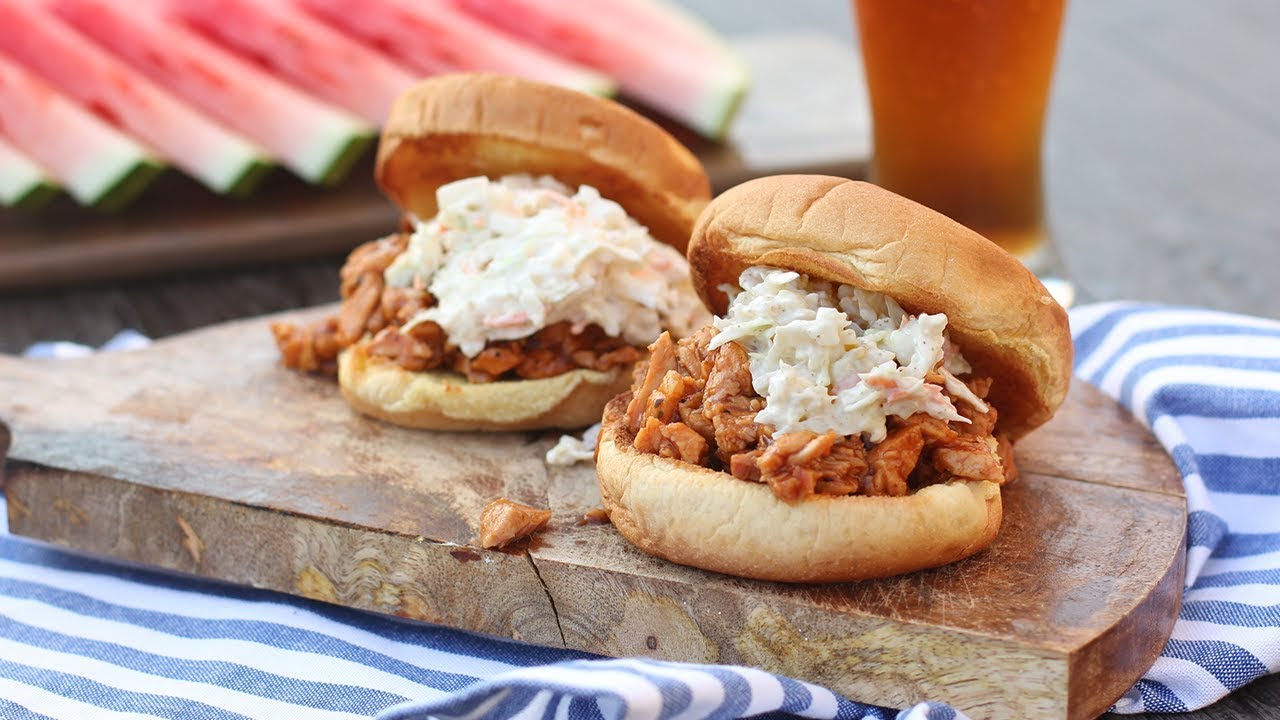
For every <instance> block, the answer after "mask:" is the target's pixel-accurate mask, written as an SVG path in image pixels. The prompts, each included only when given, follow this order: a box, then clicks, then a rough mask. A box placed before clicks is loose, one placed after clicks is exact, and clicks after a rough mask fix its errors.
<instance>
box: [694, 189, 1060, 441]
mask: <svg viewBox="0 0 1280 720" xmlns="http://www.w3.org/2000/svg"><path fill="white" fill-rule="evenodd" d="M688 255H689V265H690V268H691V271H692V273H693V284H694V288H695V289H697V291H698V294H699V295H700V296H701V297H702V300H703V302H705V303H706V304H707V307H708V308H710V309H711V311H712V312H714V313H716V314H717V315H723V314H724V312H725V310H726V309H727V307H728V303H729V300H728V297H727V296H726V295H725V293H724V292H723V291H722V290H721V289H720V287H721V286H722V285H729V286H732V287H736V286H737V284H738V276H739V275H740V274H741V273H742V271H743V270H745V269H746V268H748V267H751V266H754V265H766V266H771V267H778V268H786V269H789V270H795V271H797V272H800V273H804V274H806V275H809V276H810V277H814V278H820V279H823V280H830V281H834V282H839V283H845V284H848V285H852V286H854V287H858V288H861V289H863V290H872V291H875V292H879V293H883V294H885V295H888V296H890V297H892V298H893V299H895V300H896V301H898V303H899V304H900V305H901V306H902V307H903V309H905V310H907V311H908V312H911V313H946V315H947V319H948V321H947V328H948V333H949V335H950V337H951V339H952V340H953V341H954V342H955V343H956V344H957V345H958V346H959V347H960V349H961V351H962V352H963V353H964V356H965V359H967V360H968V361H969V363H970V364H971V365H972V366H973V373H974V375H977V376H980V377H981V376H991V377H994V378H995V379H996V382H995V383H993V384H992V387H991V394H990V396H989V397H988V399H989V400H990V401H991V403H992V404H993V405H995V406H996V408H997V409H998V410H999V413H1000V414H999V426H998V427H999V429H1000V430H1001V431H1003V432H1005V433H1008V435H1009V437H1010V439H1017V438H1018V437H1020V436H1022V435H1024V434H1026V433H1027V432H1028V431H1030V430H1032V429H1034V428H1035V427H1037V426H1039V425H1041V424H1043V423H1044V422H1045V421H1047V420H1048V419H1049V418H1050V417H1051V416H1052V415H1053V413H1054V411H1055V410H1057V408H1058V406H1059V405H1060V404H1062V400H1063V399H1064V398H1065V397H1066V393H1067V387H1068V385H1069V383H1070V380H1071V362H1072V345H1071V333H1070V331H1069V329H1068V326H1067V314H1066V311H1065V310H1063V308H1062V306H1060V305H1059V304H1058V303H1057V302H1056V301H1055V300H1054V299H1053V297H1052V296H1051V295H1050V294H1049V291H1048V290H1046V289H1045V287H1044V285H1042V284H1041V283H1040V281H1039V279H1037V278H1036V276H1035V275H1034V274H1033V273H1031V271H1029V270H1027V268H1026V267H1024V266H1023V265H1022V263H1020V262H1019V261H1018V260H1017V258H1015V257H1013V256H1012V255H1010V254H1009V253H1007V252H1005V251H1004V250H1003V249H1001V248H1000V247H999V246H997V245H996V244H995V243H992V242H991V241H990V240H987V239H986V238H984V237H982V236H981V235H979V234H978V233H976V232H974V231H972V230H969V229H968V228H966V227H964V226H963V225H961V224H959V223H957V222H955V221H954V220H951V219H950V218H948V217H946V216H944V215H942V214H940V213H938V212H935V211H934V210H930V209H929V208H927V207H925V206H923V205H920V204H919V203H916V202H913V201H911V200H908V199H906V198H904V197H902V196H900V195H896V194H894V193H892V192H889V191H888V190H884V189H883V188H880V187H877V186H875V185H871V184H869V183H864V182H856V181H852V180H847V179H845V178H838V177H827V176H821V175H780V176H773V177H765V178H760V179H757V180H751V181H749V182H746V183H743V184H741V185H738V186H737V187H734V188H732V189H730V190H728V191H727V192H725V193H723V194H722V195H720V196H718V197H717V198H716V199H715V200H714V201H712V202H711V203H710V204H709V205H708V206H707V208H706V210H705V211H704V212H703V213H702V215H701V216H700V217H699V218H698V221H697V224H696V225H695V227H694V229H693V237H692V239H691V240H690V242H689V248H688Z"/></svg>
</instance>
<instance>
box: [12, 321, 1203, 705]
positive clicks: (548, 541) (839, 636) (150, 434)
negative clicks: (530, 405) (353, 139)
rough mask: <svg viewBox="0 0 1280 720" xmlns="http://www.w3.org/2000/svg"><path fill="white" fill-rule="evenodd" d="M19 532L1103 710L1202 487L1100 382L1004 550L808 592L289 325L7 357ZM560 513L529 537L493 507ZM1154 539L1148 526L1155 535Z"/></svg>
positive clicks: (1081, 390)
mask: <svg viewBox="0 0 1280 720" xmlns="http://www.w3.org/2000/svg"><path fill="white" fill-rule="evenodd" d="M0 418H2V419H3V420H4V423H5V424H6V425H7V426H8V428H9V432H10V434H11V435H12V447H11V448H10V450H9V461H8V469H7V475H8V477H7V481H6V487H5V491H6V495H7V497H8V500H9V521H10V527H11V528H12V530H13V532H16V533H19V534H23V535H28V536H32V537H36V538H40V539H44V540H48V541H51V542H55V543H58V544H60V545H64V546H68V547H72V548H76V549H79V550H86V551H90V552H95V553H101V554H105V555H110V556H114V557H119V558H123V559H127V560H132V561H138V562H144V563H149V564H154V565H159V566H163V567H167V568H172V569H175V570H181V571H186V572H191V573H196V574H200V575H205V576H209V577H215V578H220V579H223V580H229V581H232V582H236V583H242V584H247V585H253V586H256V587H266V588H272V589H276V590H282V591H285V592H290V593H295V594H298V595H303V596H306V597H311V598H315V599H321V600H326V601H329V602H335V603H340V604H343V605H348V606H352V607H358V608H364V609H368V610H374V611H378V612H384V613H394V614H397V615H401V616H405V617H410V618H416V619H421V620H426V621H430V622H434V623H441V624H445V625H449V626H453V627H459V628H465V629H468V630H476V631H480V632H486V633H493V634H497V635H503V636H509V637H513V638H518V639H521V640H526V641H529V642H534V643H539V644H546V645H556V646H565V647H570V648H576V649H581V650H587V651H591V652H596V653H601V654H605V655H616V656H636V655H640V656H652V657H658V658H666V659H675V660H690V661H698V662H722V663H742V664H748V665H753V666H758V667H762V668H765V669H768V670H771V671H774V672H779V673H784V674H787V675H791V676H795V677H800V678H803V679H806V680H810V681H813V682H817V683H820V684H823V685H826V686H829V687H832V688H833V689H835V690H837V691H840V692H844V693H847V694H849V695H850V696H852V697H857V698H859V699H863V700H867V701H871V702H875V703H880V704H884V705H890V706H904V705H908V704H910V703H912V702H914V701H916V700H918V699H919V698H922V697H928V698H933V699H938V700H944V701H947V702H951V703H954V704H955V705H956V706H958V707H960V708H962V709H964V710H965V711H966V712H968V713H969V714H970V715H971V716H972V717H974V718H999V717H1014V716H1017V717H1037V718H1049V717H1061V718H1088V717H1094V716H1096V715H1097V714H1098V713H1099V712H1102V711H1103V710H1105V709H1106V708H1107V706H1108V705H1109V704H1110V703H1111V702H1112V701H1113V700H1114V699H1115V698H1116V697H1117V696H1118V695H1119V694H1120V693H1121V692H1123V691H1124V690H1125V689H1127V688H1128V687H1129V686H1130V685H1131V684H1132V683H1133V681H1134V680H1135V679H1136V678H1137V677H1138V676H1140V675H1141V673H1142V672H1143V670H1145V668H1146V667H1147V666H1148V665H1149V664H1150V662H1151V661H1152V659H1153V658H1154V657H1155V656H1156V655H1157V654H1158V653H1159V651H1160V648H1161V647H1163V644H1164V641H1165V639H1166V638H1167V637H1168V633H1169V631H1170V630H1171V628H1172V623H1173V619H1174V617H1175V616H1176V614H1177V608H1178V605H1179V599H1180V595H1181V593H1180V590H1181V586H1182V582H1181V580H1182V573H1183V533H1184V526H1185V514H1186V503H1185V499H1184V498H1183V496H1182V493H1181V489H1180V485H1179V482H1178V477H1177V474H1176V472H1175V470H1174V468H1173V466H1172V464H1171V463H1170V461H1169V459H1168V458H1167V456H1166V455H1165V454H1164V452H1163V451H1162V449H1161V448H1160V446H1159V445H1158V444H1157V443H1156V442H1154V440H1153V439H1152V438H1151V437H1150V436H1149V435H1148V434H1147V433H1146V431H1145V430H1143V429H1142V428H1141V427H1140V426H1138V425H1137V424H1136V423H1134V422H1133V421H1132V420H1130V419H1129V418H1128V416H1127V415H1126V414H1125V413H1124V411H1123V410H1121V409H1120V408H1118V407H1117V406H1116V405H1115V404H1114V403H1113V402H1111V401H1110V400H1107V399H1106V398H1104V397H1103V396H1102V395H1101V394H1100V393H1098V392H1097V391H1096V390H1094V389H1093V388H1091V387H1089V386H1087V385H1083V384H1077V387H1075V388H1074V389H1073V391H1072V393H1071V396H1070V398H1069V400H1068V402H1067V404H1066V405H1065V406H1064V408H1063V410H1062V411H1061V412H1060V413H1059V415H1058V417H1057V418H1055V420H1054V421H1053V422H1052V423H1051V424H1050V425H1048V426H1046V427H1045V428H1043V429H1041V430H1039V431H1037V432H1036V433H1034V434H1032V435H1031V436H1029V437H1028V438H1027V439H1026V441H1025V442H1024V443H1023V444H1022V445H1021V446H1020V447H1019V450H1018V453H1019V458H1020V463H1021V465H1022V468H1023V478H1022V479H1021V480H1020V481H1019V482H1018V483H1016V484H1015V485H1013V486H1011V487H1009V488H1008V489H1007V490H1006V492H1005V524H1004V527H1003V529H1002V532H1001V535H1000V536H999V538H998V539H997V541H996V543H995V544H994V545H993V547H992V548H991V549H990V550H988V551H986V552H984V553H982V554H980V555H978V556H976V557H974V558H972V559H970V560H967V561H964V562H962V563H958V564H955V565H952V566H948V567H945V568H940V569H937V570H933V571H928V572H922V573H916V574H912V575H907V576H903V577H898V578H891V579H887V580H882V581H874V582H863V583H852V584H836V585H819V586H811V587H810V586H788V585H782V584H775V583H763V582H755V581H747V580H741V579H737V578H731V577H727V576H721V575H716V574H712V573H707V572H703V571H700V570H696V569H692V568H687V567H681V566H677V565H673V564H671V563H668V562H665V561H662V560H658V559H656V558H652V557H649V556H647V555H644V554H642V553H640V552H638V551H637V550H635V549H634V548H632V547H631V546H630V545H629V544H627V543H626V542H625V541H624V540H623V539H622V538H621V537H620V536H619V535H618V534H617V533H616V532H615V531H614V530H613V528H612V526H609V525H607V524H590V523H588V524H582V523H580V522H578V521H579V520H580V518H582V517H583V515H584V514H585V513H586V512H587V511H589V510H591V509H593V508H595V507H597V506H598V504H599V495H598V490H597V488H596V485H595V478H594V473H593V471H592V469H591V467H590V466H589V465H579V466H575V467H570V468H564V467H555V466H548V465H547V464H545V463H544V461H543V459H542V458H543V454H544V453H545V451H546V450H547V449H548V448H549V447H550V445H551V443H552V442H553V441H554V439H555V438H554V436H552V435H545V434H544V435H539V434H528V433H520V434H516V433H506V434H481V433H429V432H422V431H413V430H406V429H403V428H398V427H393V426H389V425H385V424H382V423H379V422H377V421H374V420H370V419H367V418H363V417H360V416H358V415H356V414H354V413H353V412H352V411H351V410H350V409H348V407H347V406H346V405H345V403H344V402H343V401H342V400H341V398H340V396H339V394H338V392H337V389H336V386H335V385H334V384H333V382H332V381H331V380H328V379H324V378H318V377H311V376H303V375H300V374H297V373H293V372H290V371H287V370H284V369H283V368H281V367H280V366H279V362H278V358H277V355H276V350H275V348H274V344H273V342H272V340H271V337H270V333H269V331H268V328H267V320H266V319H264V318H255V319H250V320H245V321H239V322H235V323H230V324H227V325H224V326H219V327H214V328H209V329H205V330H201V331H197V332H194V333H191V334H187V335H182V336H178V337H175V338H171V339H168V340H165V341H162V342H160V343H157V344H155V345H152V346H151V347H150V348H147V349H145V350H142V351H136V352H129V353H117V354H104V355H96V356H91V357H87V358H80V359H73V360H62V361H35V360H26V361H23V360H17V359H12V358H2V357H0ZM499 496H503V497H508V498H511V499H515V500H518V501H522V502H526V503H529V504H532V505H535V506H539V507H549V508H551V509H552V510H553V511H554V516H553V520H552V527H551V528H550V530H549V531H548V532H546V533H543V534H540V535H538V536H536V537H535V538H534V539H533V540H532V541H530V542H528V543H526V544H524V545H521V546H518V547H516V548H515V549H512V550H508V551H487V550H483V549H480V548H479V547H478V543H477V542H476V536H477V525H478V520H479V516H480V511H481V509H482V508H483V506H484V505H485V504H487V503H488V502H489V501H490V500H492V499H493V498H495V497H499ZM1134 528H1142V532H1140V533H1135V532H1134Z"/></svg>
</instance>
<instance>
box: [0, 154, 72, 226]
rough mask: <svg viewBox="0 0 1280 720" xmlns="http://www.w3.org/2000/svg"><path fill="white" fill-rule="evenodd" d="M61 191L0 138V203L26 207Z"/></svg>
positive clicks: (7, 205)
mask: <svg viewBox="0 0 1280 720" xmlns="http://www.w3.org/2000/svg"><path fill="white" fill-rule="evenodd" d="M60 192H62V186H61V185H59V184H58V181H57V180H54V179H53V178H51V177H49V175H48V174H47V173H45V171H44V170H43V169H42V168H41V167H40V166H39V165H37V164H36V163H35V161H34V160H32V159H30V158H28V157H27V156H25V155H23V154H22V153H20V152H18V151H17V149H16V148H14V147H13V146H11V145H9V144H8V143H7V142H5V141H4V140H0V205H3V206H5V207H12V208H22V209H25V210H30V209H32V208H37V207H40V206H41V205H44V204H45V203H47V202H49V201H50V200H52V199H53V198H54V197H56V196H57V195H58V193H60Z"/></svg>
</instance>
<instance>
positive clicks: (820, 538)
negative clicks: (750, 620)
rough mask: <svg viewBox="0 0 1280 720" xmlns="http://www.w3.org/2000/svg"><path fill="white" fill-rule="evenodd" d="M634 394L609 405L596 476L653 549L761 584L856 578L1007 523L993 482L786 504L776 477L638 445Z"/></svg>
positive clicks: (913, 566) (945, 553) (976, 546)
mask: <svg viewBox="0 0 1280 720" xmlns="http://www.w3.org/2000/svg"><path fill="white" fill-rule="evenodd" d="M630 400H631V393H625V394H623V395H621V396H619V397H617V398H614V399H613V400H612V401H611V402H610V403H609V405H608V406H607V407H606V408H605V413H604V427H603V428H602V429H601V431H600V444H599V447H598V449H597V460H596V472H597V474H598V475H599V478H600V494H601V496H602V498H603V500H604V507H605V510H607V511H608V513H609V520H610V521H611V522H612V523H613V525H614V526H615V527H616V528H617V529H618V532H620V533H622V536H623V537H625V538H626V539H627V540H629V541H631V543H632V544H634V545H635V546H636V547H638V548H640V549H641V550H644V551H645V552H647V553H649V554H651V555H657V556H658V557H662V558H666V559H667V560H671V561H672V562H677V563H680V564H683V565H692V566H694V567H700V568H704V569H707V570H715V571H717V572H722V573H727V574H729V575H737V576H740V577H748V578H755V579H757V580H777V581H782V582H845V581H852V580H865V579H868V578H877V577H888V576H891V575H897V574H900V573H906V572H913V571H915V570H922V569H924V568H930V567H937V566H940V565H945V564H947V563H951V562H955V561H956V560H960V559H962V558H966V557H968V556H970V555H972V554H974V553H976V552H978V551H980V550H982V549H984V548H986V547H987V546H988V545H990V544H991V541H992V540H993V539H995V536H996V533H997V532H998V531H999V529H1000V513H1001V504H1000V488H998V487H997V486H996V485H995V484H993V483H990V482H986V481H974V482H953V483H948V484H945V485H931V486H928V487H925V488H923V489H921V490H919V491H917V492H915V493H913V494H911V495H907V496H904V497H872V496H864V495H848V496H831V495H815V496H812V497H809V498H806V499H804V500H801V501H798V502H795V503H787V502H783V501H781V500H779V499H778V498H777V497H775V496H774V494H773V491H772V490H771V489H770V488H769V486H768V485H764V484H761V483H754V482H748V481H745V480H739V479H737V478H734V477H733V476H731V475H728V474H726V473H723V472H717V471H715V470H711V469H708V468H704V467H699V466H696V465H691V464H689V463H684V462H681V461H679V460H673V459H671V458H664V457H660V456H658V455H651V454H648V453H641V452H638V451H637V450H636V449H635V445H634V440H635V438H634V436H633V435H632V434H631V432H630V431H629V430H627V427H626V420H625V413H626V407H627V403H628V402H630Z"/></svg>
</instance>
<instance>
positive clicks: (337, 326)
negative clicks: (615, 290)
mask: <svg viewBox="0 0 1280 720" xmlns="http://www.w3.org/2000/svg"><path fill="white" fill-rule="evenodd" d="M408 242H409V235H408V234H406V233H396V234H394V235H388V236H387V237H384V238H382V239H380V240H374V241H372V242H368V243H365V244H364V245H361V246H360V247H358V248H356V249H355V250H354V251H352V253H351V255H349V256H348V257H347V261H346V263H345V264H343V266H342V271H341V273H340V278H341V287H340V292H341V296H342V304H341V307H340V308H339V310H338V314H337V315H336V316H333V317H328V318H325V319H323V320H321V321H319V322H316V323H313V324H311V325H296V324H293V323H279V322H278V323H272V325H271V332H272V334H273V335H274V336H275V340H276V346H277V347H278V348H279V349H280V355H281V358H282V359H283V361H284V365H285V367H288V368H293V369H295V370H301V371H303V372H315V373H321V374H326V375H336V374H337V371H338V353H340V352H342V350H343V349H344V348H347V347H349V346H350V345H352V344H354V343H355V342H356V341H358V340H360V339H361V338H363V337H365V335H366V334H367V335H370V336H371V340H370V342H369V345H368V352H369V353H370V354H371V355H374V356H377V357H383V358H387V359H389V360H391V361H393V362H395V363H396V364H397V365H400V366H401V367H403V368H405V369H406V370H410V371H414V372H420V371H425V370H438V369H445V370H452V371H454V372H458V373H461V374H463V375H465V376H466V377H467V379H468V380H469V381H471V382H492V381H494V380H507V379H515V378H522V379H533V378H545V377H552V376H555V375H560V374H563V373H566V372H568V371H570V370H574V369H577V368H586V369H590V370H611V369H613V368H615V367H620V366H625V365H630V364H631V363H634V362H636V361H637V360H639V359H640V358H641V356H642V354H641V352H640V350H638V349H637V348H635V347H632V346H631V345H628V344H627V343H626V341H624V340H622V339H621V338H615V337H610V336H608V335H606V334H605V333H604V330H602V329H601V328H600V327H599V326H598V325H588V326H587V327H585V328H583V329H582V331H581V332H576V333H575V332H573V328H572V326H571V325H570V324H569V323H567V322H560V323H556V324H554V325H550V326H548V327H545V328H543V329H541V330H539V331H538V332H536V333H534V334H533V335H530V336H529V337H525V338H520V339H518V340H500V341H492V342H490V343H488V344H487V345H486V346H485V347H484V349H483V350H481V351H480V353H479V354H478V355H476V356H475V357H473V358H469V357H467V356H465V355H463V354H462V353H461V352H460V351H459V350H458V348H457V347H455V346H453V345H451V344H449V338H448V336H447V335H446V334H445V331H444V329H443V328H441V327H440V326H439V325H437V324H436V323H434V322H430V321H426V322H421V323H417V324H415V325H413V326H411V327H410V328H408V329H407V330H405V329H404V326H405V325H406V324H407V323H408V322H409V321H410V320H411V319H413V317H414V316H415V315H417V314H418V313H419V312H420V311H422V310H425V309H426V308H429V307H431V306H432V305H434V304H435V298H434V297H432V296H431V294H430V293H429V292H427V291H426V290H425V289H421V288H401V287H394V286H390V285H387V284H386V282H385V281H384V280H383V273H384V272H385V271H386V269H387V267H388V266H389V265H391V263H392V261H394V260H395V259H396V256H397V255H399V254H400V253H402V252H404V250H405V248H406V247H407V245H408Z"/></svg>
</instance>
